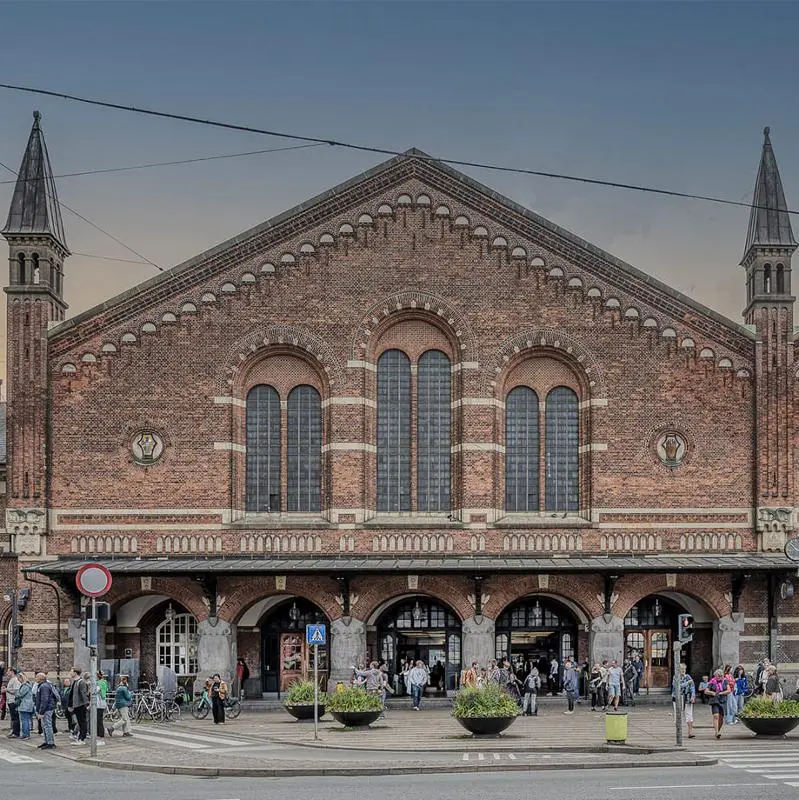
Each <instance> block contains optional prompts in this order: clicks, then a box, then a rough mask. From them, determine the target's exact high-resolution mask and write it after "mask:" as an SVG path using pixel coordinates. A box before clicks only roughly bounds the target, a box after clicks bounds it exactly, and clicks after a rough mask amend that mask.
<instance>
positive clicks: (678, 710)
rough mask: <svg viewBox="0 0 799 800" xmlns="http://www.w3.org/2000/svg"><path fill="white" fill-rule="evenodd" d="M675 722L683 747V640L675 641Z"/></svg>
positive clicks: (678, 744) (678, 742) (680, 743)
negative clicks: (681, 659)
mask: <svg viewBox="0 0 799 800" xmlns="http://www.w3.org/2000/svg"><path fill="white" fill-rule="evenodd" d="M673 647H674V724H675V725H676V726H677V746H678V747H682V692H681V691H680V688H681V687H680V658H681V656H682V642H680V641H676V642H674V645H673Z"/></svg>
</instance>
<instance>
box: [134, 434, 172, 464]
mask: <svg viewBox="0 0 799 800" xmlns="http://www.w3.org/2000/svg"><path fill="white" fill-rule="evenodd" d="M130 450H131V454H132V455H133V460H134V461H135V462H136V463H137V464H141V465H143V466H147V465H149V464H154V463H155V462H156V461H158V459H159V458H161V456H162V455H163V453H164V439H163V437H162V436H161V434H160V433H157V432H156V431H153V430H143V431H139V432H138V433H137V434H136V435H135V436H134V437H133V441H132V442H131V447H130Z"/></svg>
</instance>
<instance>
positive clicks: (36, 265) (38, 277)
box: [31, 253, 41, 283]
mask: <svg viewBox="0 0 799 800" xmlns="http://www.w3.org/2000/svg"><path fill="white" fill-rule="evenodd" d="M31 261H32V262H33V276H32V278H33V282H34V283H39V281H40V280H41V273H40V270H39V254H38V253H34V254H33V255H32V256H31Z"/></svg>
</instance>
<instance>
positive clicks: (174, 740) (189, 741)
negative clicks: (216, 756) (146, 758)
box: [113, 725, 255, 751]
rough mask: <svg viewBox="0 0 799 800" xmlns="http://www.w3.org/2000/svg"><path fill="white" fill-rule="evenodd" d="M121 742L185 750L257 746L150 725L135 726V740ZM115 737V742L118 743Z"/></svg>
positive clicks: (233, 739) (226, 737)
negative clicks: (137, 741)
mask: <svg viewBox="0 0 799 800" xmlns="http://www.w3.org/2000/svg"><path fill="white" fill-rule="evenodd" d="M119 738H120V741H123V742H125V743H126V744H127V743H135V742H136V740H137V739H140V740H142V741H143V742H152V743H154V744H157V745H166V746H170V747H181V748H183V749H184V750H216V751H218V750H222V749H225V750H226V749H228V748H231V749H233V748H240V747H251V746H252V745H253V744H255V743H254V742H253V741H252V740H250V739H242V738H236V737H235V736H227V735H221V736H220V735H215V734H214V735H211V734H210V733H190V732H189V731H185V730H178V729H175V728H173V727H171V726H170V727H164V726H159V727H154V726H148V725H134V726H133V738H132V739H125V738H122V737H119ZM116 740H117V737H116V736H115V737H114V739H113V741H115V742H116Z"/></svg>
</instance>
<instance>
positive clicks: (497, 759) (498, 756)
mask: <svg viewBox="0 0 799 800" xmlns="http://www.w3.org/2000/svg"><path fill="white" fill-rule="evenodd" d="M500 758H501V756H500V755H499V753H494V761H499V759H500Z"/></svg>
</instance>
